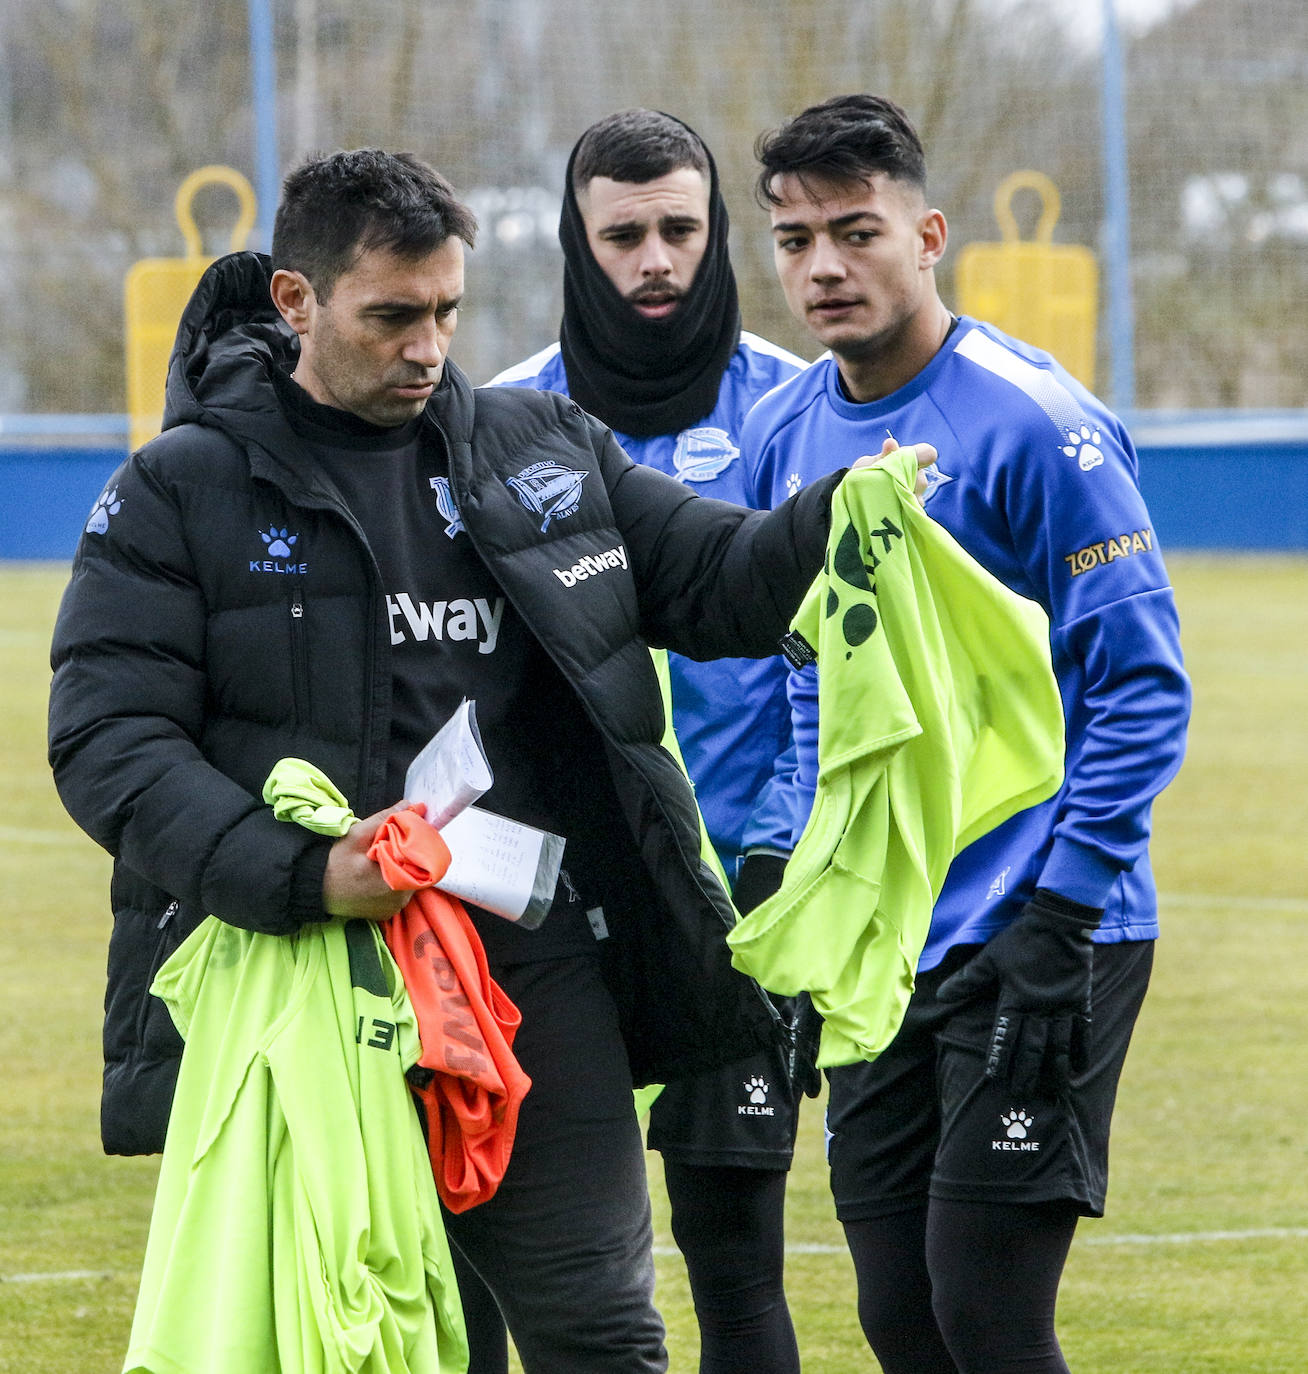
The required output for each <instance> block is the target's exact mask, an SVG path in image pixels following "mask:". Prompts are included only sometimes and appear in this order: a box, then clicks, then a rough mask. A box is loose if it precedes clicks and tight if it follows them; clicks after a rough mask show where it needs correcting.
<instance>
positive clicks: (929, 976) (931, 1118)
mask: <svg viewBox="0 0 1308 1374" xmlns="http://www.w3.org/2000/svg"><path fill="white" fill-rule="evenodd" d="M978 948H979V946H976V945H969V946H960V947H958V948H957V949H953V950H950V952H949V954H948V955H947V956H946V958H945V960H944V962H943V963H942V964H941V965H940V966H939V967H938V968H934V969H932V970H930V972H927V973H923V974H920V975H919V976H918V979H917V987H916V990H915V991H914V993H913V996H912V998H911V999H910V1001H909V1004H908V1011H907V1013H906V1014H905V1017H904V1023H903V1025H902V1026H901V1027H900V1030H899V1034H898V1035H897V1036H896V1037H895V1039H894V1040H893V1041H891V1043H890V1045H889V1046H888V1047H887V1048H886V1050H885V1051H884V1052H883V1053H882V1054H881V1055H880V1057H879V1058H877V1059H876V1060H874V1061H873V1062H872V1063H870V1064H851V1065H848V1066H846V1067H842V1068H838V1069H832V1070H830V1072H829V1074H828V1078H829V1080H830V1086H831V1095H830V1100H829V1103H828V1107H827V1133H828V1136H827V1140H828V1143H827V1160H828V1162H829V1164H830V1166H831V1191H832V1194H833V1195H834V1197H835V1202H836V1215H837V1217H838V1218H839V1219H840V1220H841V1221H867V1220H870V1219H871V1218H873V1217H879V1216H886V1215H889V1214H890V1213H892V1212H898V1211H902V1210H904V1209H905V1208H907V1207H911V1206H914V1205H916V1204H919V1203H920V1202H922V1201H923V1200H924V1199H925V1198H927V1197H936V1198H942V1199H947V1200H950V1201H961V1202H1019V1203H1036V1202H1052V1201H1072V1202H1074V1203H1076V1204H1077V1206H1078V1207H1079V1209H1080V1211H1081V1213H1082V1215H1084V1216H1095V1217H1097V1216H1102V1215H1103V1212H1104V1199H1105V1196H1106V1193H1107V1186H1108V1132H1109V1125H1110V1122H1111V1119H1112V1114H1113V1103H1114V1100H1115V1099H1116V1096H1117V1084H1118V1080H1119V1078H1120V1077H1121V1073H1122V1064H1123V1061H1124V1060H1125V1059H1126V1051H1127V1046H1128V1045H1129V1044H1130V1041H1131V1032H1132V1030H1133V1029H1134V1027H1135V1021H1136V1017H1137V1016H1138V1015H1139V1012H1140V1005H1141V1003H1142V1002H1143V1001H1144V995H1145V990H1146V989H1147V988H1148V986H1149V974H1150V970H1151V968H1152V966H1153V953H1154V946H1153V941H1151V940H1143V941H1129V942H1125V943H1120V944H1106V945H1096V946H1095V956H1094V983H1093V1021H1092V1023H1091V1029H1090V1064H1089V1067H1088V1069H1087V1071H1086V1072H1085V1073H1084V1074H1081V1075H1079V1076H1078V1077H1077V1078H1075V1079H1074V1080H1073V1083H1072V1087H1071V1091H1070V1092H1068V1093H1067V1094H1065V1095H1064V1096H1063V1097H1060V1098H1057V1099H1055V1098H1052V1097H1023V1098H1020V1099H1019V1098H1018V1097H1016V1096H1014V1094H1013V1093H1012V1091H1011V1089H1009V1088H1006V1087H1003V1086H1001V1085H999V1084H996V1083H992V1082H990V1081H988V1080H987V1079H986V1077H985V1072H984V1069H985V1054H986V1048H987V1046H988V1044H989V1041H990V1033H991V1028H992V1026H993V1023H994V1017H995V1003H994V1001H993V1000H990V999H978V1000H976V1001H972V1002H967V1003H964V1004H963V1005H961V1006H960V1005H958V1004H953V1005H943V1004H942V1003H940V1002H939V1001H937V999H936V995H935V994H936V989H937V988H938V987H939V986H940V984H941V983H942V982H943V981H944V980H945V979H946V978H948V977H949V975H950V974H952V973H954V972H956V971H957V970H958V969H959V968H961V967H962V965H963V964H964V963H966V962H967V960H968V959H969V958H970V957H971V956H972V955H973V954H974V953H975V952H976V950H977V949H978Z"/></svg>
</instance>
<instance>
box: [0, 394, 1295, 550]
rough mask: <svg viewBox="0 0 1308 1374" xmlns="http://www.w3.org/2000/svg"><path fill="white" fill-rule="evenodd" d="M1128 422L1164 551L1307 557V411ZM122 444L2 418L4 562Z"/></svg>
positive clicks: (82, 503)
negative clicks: (1294, 553) (1297, 553)
mask: <svg viewBox="0 0 1308 1374" xmlns="http://www.w3.org/2000/svg"><path fill="white" fill-rule="evenodd" d="M1127 423H1128V426H1129V428H1130V430H1131V434H1132V437H1133V438H1134V439H1135V445H1136V449H1137V451H1138V452H1139V455H1140V485H1141V488H1142V489H1143V491H1144V496H1145V500H1146V501H1147V502H1148V504H1149V511H1150V514H1151V516H1152V517H1153V523H1154V531H1155V533H1156V535H1157V537H1158V540H1159V543H1160V545H1161V546H1162V548H1163V549H1164V550H1168V549H1222V550H1247V551H1264V552H1271V551H1285V552H1290V551H1305V550H1308V411H1204V412H1194V411H1185V412H1175V413H1172V412H1161V411H1139V412H1136V413H1135V414H1134V415H1132V416H1129V417H1128V421H1127ZM126 435H127V419H126V417H125V416H122V415H9V416H5V415H0V484H2V485H0V490H3V492H4V500H5V517H4V520H3V522H0V558H2V559H7V560H13V559H52V560H67V559H70V558H72V556H73V552H74V550H75V549H76V547H77V540H78V537H79V536H80V534H81V532H82V529H83V528H84V526H85V524H86V521H87V519H88V518H89V515H90V512H91V509H92V507H93V506H94V504H95V501H96V498H97V497H98V496H99V495H100V493H101V492H102V491H103V490H104V489H105V486H106V484H107V483H108V481H109V479H110V478H111V477H112V476H113V474H114V472H115V470H116V469H117V468H118V466H119V464H120V463H121V462H122V461H123V459H124V458H125V457H126V455H127V443H126Z"/></svg>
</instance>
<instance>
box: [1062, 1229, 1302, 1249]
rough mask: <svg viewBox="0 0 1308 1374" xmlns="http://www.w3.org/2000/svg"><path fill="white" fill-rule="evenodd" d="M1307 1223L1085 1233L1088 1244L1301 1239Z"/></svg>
mask: <svg viewBox="0 0 1308 1374" xmlns="http://www.w3.org/2000/svg"><path fill="white" fill-rule="evenodd" d="M1306 1236H1308V1226H1261V1227H1254V1228H1251V1229H1249V1230H1247V1231H1174V1232H1172V1233H1171V1234H1166V1233H1164V1234H1160V1235H1134V1236H1133V1235H1130V1234H1124V1235H1120V1236H1083V1237H1081V1240H1082V1243H1083V1244H1085V1245H1201V1244H1204V1243H1205V1242H1207V1241H1217V1240H1301V1239H1303V1238H1304V1237H1306Z"/></svg>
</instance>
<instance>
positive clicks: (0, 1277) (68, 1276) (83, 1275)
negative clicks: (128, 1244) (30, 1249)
mask: <svg viewBox="0 0 1308 1374" xmlns="http://www.w3.org/2000/svg"><path fill="white" fill-rule="evenodd" d="M119 1277H120V1276H119V1275H118V1274H111V1273H109V1272H108V1271H107V1270H104V1269H65V1270H64V1271H63V1272H62V1273H56V1274H0V1283H47V1282H50V1281H51V1280H54V1281H56V1282H61V1283H68V1282H71V1281H72V1280H74V1279H116V1278H119Z"/></svg>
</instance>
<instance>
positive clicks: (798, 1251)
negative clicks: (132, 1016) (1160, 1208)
mask: <svg viewBox="0 0 1308 1374" xmlns="http://www.w3.org/2000/svg"><path fill="white" fill-rule="evenodd" d="M1303 1239H1308V1226H1263V1227H1256V1228H1251V1229H1249V1230H1246V1231H1173V1232H1170V1233H1168V1232H1164V1233H1160V1234H1158V1235H1130V1234H1124V1235H1120V1236H1092V1235H1082V1236H1078V1237H1077V1243H1078V1244H1080V1245H1202V1244H1206V1243H1209V1242H1212V1241H1224V1240H1303ZM654 1253H655V1255H657V1256H658V1257H659V1258H660V1259H666V1258H672V1257H674V1256H676V1255H678V1254H680V1253H681V1252H680V1251H679V1250H678V1249H677V1248H676V1246H675V1245H656V1246H655V1247H654ZM848 1253H849V1252H848V1251H847V1250H846V1249H845V1247H844V1246H843V1245H827V1244H824V1243H823V1242H821V1241H799V1242H797V1243H796V1244H794V1245H787V1246H786V1254H787V1255H845V1254H848ZM123 1277H125V1276H124V1275H122V1274H116V1273H113V1272H111V1271H109V1270H103V1269H65V1270H63V1271H61V1272H55V1273H50V1274H0V1284H5V1283H71V1282H74V1281H76V1280H79V1279H117V1278H123Z"/></svg>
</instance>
